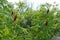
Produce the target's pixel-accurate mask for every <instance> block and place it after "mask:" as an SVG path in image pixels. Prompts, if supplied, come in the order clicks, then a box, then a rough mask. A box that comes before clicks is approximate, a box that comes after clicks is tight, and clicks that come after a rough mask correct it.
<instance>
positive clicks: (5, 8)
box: [0, 0, 60, 40]
mask: <svg viewBox="0 0 60 40" xmlns="http://www.w3.org/2000/svg"><path fill="white" fill-rule="evenodd" d="M16 5H17V6H18V7H17V9H14V6H13V4H11V3H8V2H7V1H6V0H0V40H51V38H52V37H53V36H55V35H59V34H60V10H59V9H58V8H56V6H57V5H52V4H48V3H47V4H44V5H41V6H40V9H39V10H33V9H31V8H29V7H28V6H27V5H26V4H25V3H22V2H19V3H16ZM51 7H52V9H50V8H51Z"/></svg>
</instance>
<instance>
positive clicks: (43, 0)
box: [8, 0, 60, 9]
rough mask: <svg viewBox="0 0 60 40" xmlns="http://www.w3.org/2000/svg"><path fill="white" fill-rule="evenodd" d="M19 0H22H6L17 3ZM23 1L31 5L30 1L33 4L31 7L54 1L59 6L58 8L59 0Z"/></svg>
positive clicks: (34, 7)
mask: <svg viewBox="0 0 60 40" xmlns="http://www.w3.org/2000/svg"><path fill="white" fill-rule="evenodd" d="M19 1H23V0H8V2H12V3H15V2H16V3H18V2H19ZM24 1H25V2H27V3H29V4H30V5H31V3H32V4H33V9H36V8H37V7H38V6H39V5H40V4H44V3H46V2H47V3H50V4H53V3H54V2H56V3H57V4H59V8H60V0H24Z"/></svg>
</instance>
